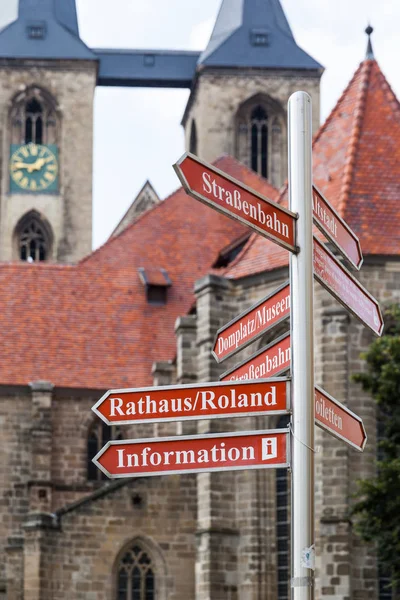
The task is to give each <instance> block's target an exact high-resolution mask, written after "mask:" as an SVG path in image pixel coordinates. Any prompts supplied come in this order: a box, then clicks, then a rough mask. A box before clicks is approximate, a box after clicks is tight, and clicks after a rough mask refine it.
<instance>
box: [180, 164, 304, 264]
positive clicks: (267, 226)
mask: <svg viewBox="0 0 400 600" xmlns="http://www.w3.org/2000/svg"><path fill="white" fill-rule="evenodd" d="M174 169H175V172H176V174H177V175H178V177H179V179H180V181H181V183H182V185H183V187H184V188H185V191H186V193H187V194H189V195H190V196H192V197H193V198H195V199H196V200H199V201H200V202H203V204H207V205H208V206H211V207H212V208H215V209H216V210H218V211H219V212H221V213H223V214H225V215H228V216H229V217H231V218H233V219H236V220H238V221H241V222H242V223H244V224H245V225H248V226H249V227H251V229H254V230H255V231H257V233H260V234H261V235H263V236H264V237H266V238H268V239H270V240H273V241H274V242H276V243H277V244H279V245H280V246H283V247H284V248H286V249H287V250H291V251H292V252H296V251H297V248H296V237H295V236H296V218H297V216H296V215H295V214H294V213H292V212H290V211H289V210H287V209H286V208H283V207H282V206H280V205H279V204H276V203H275V202H272V200H269V199H268V198H265V197H264V196H262V195H261V194H259V193H258V192H256V191H254V190H252V189H251V188H249V187H247V186H246V185H245V184H244V183H241V182H240V181H238V180H237V179H234V178H233V177H230V175H228V174H227V173H224V172H223V171H220V170H219V169H216V168H215V167H213V166H212V165H210V164H208V163H206V162H203V161H202V160H200V159H199V158H197V156H194V155H193V154H189V153H186V154H184V155H183V156H182V158H180V159H179V160H178V162H177V163H176V164H175V165H174Z"/></svg>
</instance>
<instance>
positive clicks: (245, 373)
mask: <svg viewBox="0 0 400 600" xmlns="http://www.w3.org/2000/svg"><path fill="white" fill-rule="evenodd" d="M289 368H290V333H286V334H284V335H283V336H281V337H280V338H278V339H277V340H275V341H274V342H272V343H271V344H269V345H268V346H266V347H265V348H263V349H262V350H260V351H259V352H257V353H255V354H253V355H252V356H250V357H249V358H247V359H246V360H244V361H243V362H242V363H240V364H239V365H237V366H236V367H234V368H233V369H231V370H230V371H226V372H225V373H223V374H222V375H221V381H246V380H248V379H263V378H266V377H274V376H275V375H278V374H279V373H283V371H286V370H287V369H289Z"/></svg>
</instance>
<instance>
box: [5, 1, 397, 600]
mask: <svg viewBox="0 0 400 600" xmlns="http://www.w3.org/2000/svg"><path fill="white" fill-rule="evenodd" d="M367 33H368V36H369V37H368V44H367V53H366V55H365V58H364V59H363V60H362V61H361V63H360V65H359V66H358V67H357V65H355V72H354V75H353V77H352V79H351V81H350V82H349V84H348V86H347V87H346V89H345V90H344V91H343V93H342V95H341V97H340V98H339V99H338V101H337V104H336V106H335V107H334V109H333V110H332V112H331V114H330V115H329V117H328V118H327V120H326V121H325V123H324V124H322V125H321V126H320V124H319V85H320V78H321V75H322V73H323V67H322V66H321V65H320V64H319V63H318V62H317V61H316V60H315V59H314V58H312V57H311V56H309V55H308V54H307V53H305V52H304V51H303V50H302V49H301V48H300V47H299V46H298V45H297V43H296V41H295V38H294V35H293V33H292V30H291V28H290V25H289V23H288V20H287V19H286V16H285V14H284V12H283V9H282V6H281V5H280V2H279V0H222V2H221V7H220V10H219V13H218V17H217V20H216V23H215V26H214V29H213V32H212V35H211V38H210V40H209V42H208V45H207V47H206V48H205V49H204V51H203V52H191V51H177V50H174V51H172V50H171V51H169V50H165V51H164V50H154V51H153V50H145V51H143V50H137V49H124V50H120V51H119V50H118V51H115V50H114V51H112V50H108V49H92V48H89V47H88V46H86V45H85V44H84V43H83V41H82V40H81V38H80V34H79V27H78V20H77V11H76V6H75V0H19V10H18V18H17V19H16V21H14V22H13V23H11V24H10V25H8V26H7V27H5V28H4V29H2V30H1V31H0V72H1V77H0V114H1V119H0V124H1V125H0V135H1V140H2V146H1V148H2V150H1V155H0V156H1V158H0V164H1V168H0V178H1V188H0V261H1V262H0V281H1V289H2V294H1V296H0V307H1V309H0V327H1V339H2V360H1V361H0V399H1V401H0V431H1V442H0V447H1V452H2V457H3V458H2V461H1V463H0V532H1V535H0V554H1V557H2V560H1V562H0V600H289V598H290V502H291V498H290V472H288V470H286V469H277V470H272V469H264V470H262V469H261V470H247V471H246V470H243V471H225V472H219V473H217V472H213V473H199V474H197V475H194V474H189V475H168V476H157V477H150V478H143V477H142V478H140V477H132V478H128V479H119V480H118V479H117V480H108V479H107V478H106V477H105V476H104V474H103V473H102V472H101V471H100V470H99V469H97V468H96V466H95V465H94V464H93V462H92V458H93V457H94V456H95V455H96V454H97V452H98V451H99V450H100V449H101V448H102V447H103V446H104V444H105V443H106V442H107V441H109V440H111V439H114V440H115V439H121V440H122V439H135V438H146V437H157V436H164V435H168V436H180V435H182V434H195V433H200V434H202V433H218V432H233V431H242V430H243V431H244V430H246V431H249V430H257V429H268V428H277V427H283V426H286V424H287V420H286V418H282V417H281V418H277V417H276V416H273V415H272V416H257V417H255V416H254V417H241V418H236V419H219V420H202V421H186V422H178V423H176V422H173V423H160V424H142V425H135V426H112V427H109V426H107V425H105V423H103V422H102V421H101V420H100V419H99V418H98V417H97V416H96V415H94V414H93V412H92V411H91V407H92V406H93V405H94V404H95V403H96V402H97V401H98V400H99V398H100V397H101V396H102V395H103V394H104V393H105V391H107V390H108V389H113V388H114V389H115V388H127V387H142V386H151V385H156V386H157V385H168V384H174V383H179V384H180V383H194V382H204V381H218V379H219V377H220V375H221V374H222V372H223V371H225V370H226V369H229V368H230V367H233V366H234V364H235V362H237V358H236V359H232V358H230V359H228V360H227V361H226V362H224V363H223V364H222V365H221V364H218V363H217V362H216V361H215V360H214V358H213V356H212V354H211V350H212V347H213V341H214V338H215V333H216V330H217V329H218V328H219V327H221V326H222V325H224V324H226V323H227V322H228V321H230V320H231V319H232V318H233V317H235V316H236V315H237V314H239V313H240V312H242V311H243V310H245V309H247V308H248V307H250V306H251V305H252V304H254V303H255V302H257V301H258V300H260V299H261V298H263V297H264V296H266V295H268V294H269V293H271V292H272V291H273V290H275V289H276V288H277V287H278V286H279V285H281V284H283V283H285V282H286V281H287V279H288V251H287V250H284V249H282V248H280V247H278V246H275V245H274V244H272V243H271V242H270V241H268V240H266V239H264V238H261V237H260V236H258V235H257V234H255V233H253V234H251V233H250V231H249V230H248V229H247V228H246V227H245V226H244V225H242V224H241V223H239V222H238V221H233V220H230V219H229V218H227V217H226V216H224V215H222V214H220V213H217V212H215V211H213V210H211V209H210V208H209V207H207V206H204V205H203V204H200V203H198V202H196V200H194V199H192V198H190V197H189V196H187V195H186V193H185V191H184V190H183V189H182V188H179V189H177V191H176V192H174V193H172V194H171V195H170V196H168V197H167V198H165V199H160V198H159V197H158V196H157V194H156V193H155V191H154V189H153V188H152V186H151V185H150V184H149V183H147V184H146V185H145V186H144V188H143V189H142V190H141V192H140V194H139V196H138V197H137V199H136V200H135V201H134V203H133V204H132V206H131V207H130V208H129V209H128V211H127V213H126V214H125V216H124V217H123V219H122V220H121V222H120V223H119V224H117V225H116V227H115V229H114V231H113V233H112V235H111V236H110V238H109V239H108V240H107V241H106V243H105V244H104V245H103V246H101V247H100V248H98V249H97V250H95V251H92V238H91V230H92V153H93V152H92V150H93V149H92V133H93V132H92V122H93V97H94V91H95V88H96V86H127V87H132V86H136V87H146V86H152V87H175V88H176V87H181V88H188V89H190V95H189V99H188V103H187V106H186V109H185V112H184V114H183V118H182V126H183V128H184V132H185V145H186V148H185V149H186V150H188V151H190V152H192V153H194V154H196V155H198V156H199V157H200V158H202V159H204V160H206V161H208V162H212V163H213V164H214V165H215V166H216V167H218V168H219V169H221V170H222V171H224V172H226V173H228V174H229V175H231V176H232V177H234V178H236V179H238V180H240V181H241V182H243V183H245V184H246V185H247V186H249V187H251V188H253V189H255V190H256V191H257V192H258V193H260V194H262V195H263V196H266V197H268V198H269V199H271V200H274V201H276V202H282V204H283V205H285V203H286V187H285V181H286V178H287V101H288V98H289V96H290V95H291V94H292V93H293V92H295V91H297V90H304V91H306V92H308V93H309V94H310V96H311V97H312V101H313V129H314V134H315V135H314V141H313V177H314V183H315V184H316V185H317V187H318V188H319V189H320V190H321V191H322V192H323V193H324V194H325V196H326V198H327V199H328V200H329V201H330V202H331V203H332V205H333V206H334V207H335V208H336V210H337V211H338V213H339V214H340V215H341V216H342V217H343V218H344V219H345V221H346V222H347V223H348V224H349V225H350V227H351V228H352V229H353V231H355V233H356V234H357V235H358V236H359V238H360V242H361V247H362V249H363V254H364V264H363V268H362V270H361V271H360V273H357V278H359V280H360V281H361V283H362V284H363V285H364V286H365V287H366V288H367V289H368V291H369V292H370V293H371V294H372V295H373V296H374V297H375V298H377V299H378V301H379V302H380V304H381V306H382V310H384V309H385V306H387V305H389V304H391V303H393V302H399V301H400V212H399V202H400V105H399V102H398V100H397V98H396V97H395V95H394V93H393V91H392V90H391V87H390V84H389V83H388V81H387V80H386V79H385V77H384V75H383V73H382V71H381V69H380V67H379V64H378V63H377V61H376V60H375V57H374V53H373V48H372V43H371V39H370V35H371V33H372V31H371V28H368V29H367ZM360 58H362V51H361V49H360ZM177 158H178V157H177ZM78 166H79V168H78ZM398 273H399V275H398ZM314 303H315V336H316V337H315V378H316V383H318V384H320V385H321V386H323V388H324V389H325V390H326V391H327V392H328V393H331V394H333V395H334V396H335V398H337V399H338V400H339V401H340V402H342V403H343V404H344V405H346V406H348V407H349V408H350V409H351V410H353V411H354V412H355V413H356V414H358V415H359V416H360V417H361V418H362V419H363V422H364V425H365V428H366V431H367V434H368V442H367V446H366V449H365V451H364V452H363V453H357V452H356V451H355V450H354V449H352V448H349V447H348V446H347V445H345V444H344V443H343V442H341V441H339V440H337V439H335V438H333V437H331V436H330V435H329V434H327V433H326V432H325V431H322V430H320V429H317V431H316V449H315V451H316V488H315V498H316V565H315V567H316V568H315V597H316V599H317V600H323V599H326V600H328V599H330V600H349V599H350V598H351V599H352V600H353V599H357V600H395V595H394V593H392V591H391V589H390V588H388V587H387V585H386V584H387V573H385V572H384V571H383V570H382V568H381V566H380V561H379V556H378V555H377V553H376V549H375V547H374V546H373V545H372V544H370V545H368V544H365V543H364V542H362V541H361V540H360V539H359V537H358V536H357V535H356V533H355V530H354V524H353V522H352V518H351V513H350V510H351V505H352V502H353V498H354V494H355V492H356V489H357V479H359V478H363V477H370V476H373V474H374V472H375V463H374V458H375V455H376V442H377V419H376V407H375V404H374V402H373V400H372V399H371V397H370V396H369V395H368V394H367V393H366V392H364V391H362V389H361V388H360V386H359V385H358V384H356V383H355V382H354V381H353V380H352V374H354V373H357V372H360V371H362V370H363V369H364V368H365V365H364V363H363V361H362V359H361V358H360V353H361V352H362V351H364V350H366V349H367V348H368V346H369V344H370V343H371V341H372V339H373V335H372V333H371V332H369V330H367V329H365V328H364V327H363V326H362V325H360V323H359V322H358V321H356V320H355V318H354V317H352V316H351V315H350V314H349V313H348V312H347V311H346V310H345V309H344V308H343V307H342V306H341V305H339V304H338V303H337V302H336V301H335V300H334V299H333V298H332V297H331V296H330V295H329V294H328V292H327V291H325V290H324V289H323V288H322V287H321V286H320V285H319V284H318V283H315V286H314ZM287 330H288V324H287V323H283V324H281V325H279V327H278V329H275V330H274V332H273V334H271V333H268V334H265V335H264V337H263V338H262V339H261V341H260V340H259V341H257V342H254V343H253V344H252V345H250V346H249V347H247V348H245V349H243V350H241V353H240V354H239V355H238V356H239V360H243V359H244V358H246V357H247V356H250V355H251V354H252V353H254V352H255V351H256V350H257V349H259V348H261V347H263V346H264V345H266V344H268V343H269V342H271V341H272V340H273V339H275V338H276V337H277V336H278V335H280V334H284V333H285V332H286V331H287Z"/></svg>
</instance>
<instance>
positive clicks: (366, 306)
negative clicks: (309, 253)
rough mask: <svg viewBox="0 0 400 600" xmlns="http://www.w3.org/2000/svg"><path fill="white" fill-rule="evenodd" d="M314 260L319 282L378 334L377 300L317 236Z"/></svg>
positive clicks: (379, 327) (380, 323)
mask: <svg viewBox="0 0 400 600" xmlns="http://www.w3.org/2000/svg"><path fill="white" fill-rule="evenodd" d="M313 261H314V276H315V278H316V279H317V280H318V281H319V283H320V284H321V285H323V286H324V288H325V289H327V290H328V292H330V293H331V294H332V296H333V297H334V298H336V300H337V301H338V302H340V303H341V304H343V306H344V307H345V308H347V309H348V310H349V311H350V312H351V313H352V314H353V315H354V316H355V317H357V318H358V319H359V320H360V321H361V322H362V323H364V325H366V326H367V327H369V328H370V329H371V330H372V331H373V332H374V333H375V334H376V335H381V334H382V330H383V318H382V313H381V311H380V308H379V304H378V302H377V301H376V300H375V298H374V297H373V296H371V294H370V293H369V292H367V290H366V289H365V288H363V286H362V285H361V284H360V283H359V282H358V281H357V279H355V278H354V277H353V276H352V275H351V274H350V273H349V272H348V270H347V269H346V268H345V267H344V266H343V265H342V264H340V263H339V262H338V260H337V259H336V258H335V257H334V256H333V254H332V253H331V252H329V250H327V248H325V247H324V246H323V245H322V244H321V242H319V241H318V240H317V239H316V238H314V257H313Z"/></svg>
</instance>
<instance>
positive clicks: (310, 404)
mask: <svg viewBox="0 0 400 600" xmlns="http://www.w3.org/2000/svg"><path fill="white" fill-rule="evenodd" d="M288 119H289V120H288V128H289V206H290V210H291V211H293V212H297V213H298V215H299V218H298V222H297V238H296V243H297V246H298V248H299V252H298V254H292V255H291V257H290V288H291V298H290V300H291V302H290V304H291V339H292V344H291V347H292V410H293V414H292V440H291V442H292V443H291V447H292V460H291V465H292V501H291V506H292V510H291V528H292V536H291V539H292V569H291V598H292V600H313V599H314V560H315V555H314V552H315V547H314V537H315V534H314V427H315V423H314V412H315V409H314V327H313V236H312V154H311V135H312V134H311V98H310V96H309V95H308V94H306V93H305V92H296V93H294V94H292V96H291V97H290V99H289V104H288Z"/></svg>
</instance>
